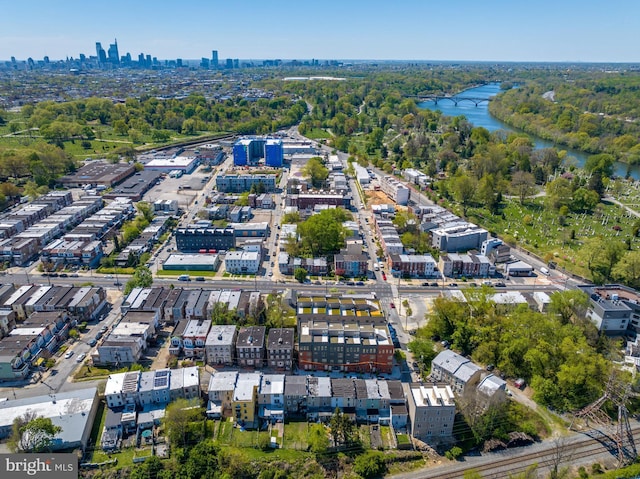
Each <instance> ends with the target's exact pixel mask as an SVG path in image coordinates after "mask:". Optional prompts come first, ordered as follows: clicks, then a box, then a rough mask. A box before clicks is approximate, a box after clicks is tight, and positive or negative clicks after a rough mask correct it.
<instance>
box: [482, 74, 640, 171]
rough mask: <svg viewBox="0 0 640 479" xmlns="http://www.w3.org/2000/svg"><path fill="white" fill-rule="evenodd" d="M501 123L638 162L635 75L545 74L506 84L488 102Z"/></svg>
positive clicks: (638, 79)
mask: <svg viewBox="0 0 640 479" xmlns="http://www.w3.org/2000/svg"><path fill="white" fill-rule="evenodd" d="M489 111H490V112H491V114H492V115H494V116H496V117H497V118H499V119H500V120H502V121H504V122H505V123H507V124H509V125H511V126H513V127H515V128H518V129H521V130H523V131H526V132H528V133H531V134H534V135H537V136H539V137H541V138H543V139H546V140H551V141H553V142H554V143H557V144H560V145H565V146H568V147H569V148H573V149H576V150H581V151H585V152H587V153H608V154H610V155H612V156H613V157H614V158H615V159H617V160H619V161H623V162H627V163H629V164H637V163H639V162H640V76H638V75H637V74H636V75H634V74H628V75H624V74H620V73H615V72H612V73H609V74H600V75H597V74H595V75H593V76H591V77H578V78H575V77H572V76H571V77H565V78H554V77H552V78H548V79H537V80H536V81H529V82H527V83H526V84H522V85H520V86H519V87H518V88H511V89H508V90H507V91H505V92H504V93H502V94H501V95H499V96H498V97H497V98H495V100H494V101H492V102H491V103H490V104H489Z"/></svg>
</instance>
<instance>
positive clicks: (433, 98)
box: [410, 95, 493, 106]
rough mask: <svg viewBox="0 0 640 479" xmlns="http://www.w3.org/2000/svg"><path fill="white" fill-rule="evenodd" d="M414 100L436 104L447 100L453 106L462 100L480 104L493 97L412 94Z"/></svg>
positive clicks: (487, 101) (476, 104)
mask: <svg viewBox="0 0 640 479" xmlns="http://www.w3.org/2000/svg"><path fill="white" fill-rule="evenodd" d="M410 98H413V99H414V100H418V101H419V102H423V101H432V102H433V103H434V104H436V105H437V104H438V102H440V101H445V100H448V101H450V102H452V103H453V104H454V105H455V106H458V103H462V102H465V101H467V102H470V103H473V104H474V105H475V106H478V105H480V104H481V103H485V102H486V103H489V102H490V101H491V100H492V99H493V98H486V97H473V96H462V95H461V96H456V95H425V96H412V97H410Z"/></svg>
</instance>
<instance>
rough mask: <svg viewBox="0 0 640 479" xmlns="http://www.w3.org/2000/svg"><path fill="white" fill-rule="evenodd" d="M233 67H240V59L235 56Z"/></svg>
mask: <svg viewBox="0 0 640 479" xmlns="http://www.w3.org/2000/svg"><path fill="white" fill-rule="evenodd" d="M233 68H240V60H238V59H237V58H236V59H234V60H233Z"/></svg>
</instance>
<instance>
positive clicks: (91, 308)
mask: <svg viewBox="0 0 640 479" xmlns="http://www.w3.org/2000/svg"><path fill="white" fill-rule="evenodd" d="M105 306H106V291H105V290H104V288H102V287H89V286H86V287H75V286H37V285H25V286H21V287H20V288H18V289H17V290H15V291H14V292H13V293H12V294H11V296H9V297H7V298H6V299H5V298H3V299H2V303H0V308H2V307H4V308H6V309H9V308H10V309H13V311H15V312H16V315H17V317H18V319H24V318H26V317H27V316H28V315H29V314H31V313H33V312H35V311H67V312H68V313H69V314H70V315H71V316H73V317H74V319H77V320H79V321H86V320H90V319H92V318H94V317H96V316H97V315H98V314H99V313H100V311H101V310H102V309H103V308H104V307H105Z"/></svg>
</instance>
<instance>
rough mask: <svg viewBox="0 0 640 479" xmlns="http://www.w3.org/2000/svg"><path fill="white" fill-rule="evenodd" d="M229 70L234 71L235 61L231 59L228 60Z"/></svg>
mask: <svg viewBox="0 0 640 479" xmlns="http://www.w3.org/2000/svg"><path fill="white" fill-rule="evenodd" d="M227 69H229V70H232V69H233V60H232V59H231V58H227Z"/></svg>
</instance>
